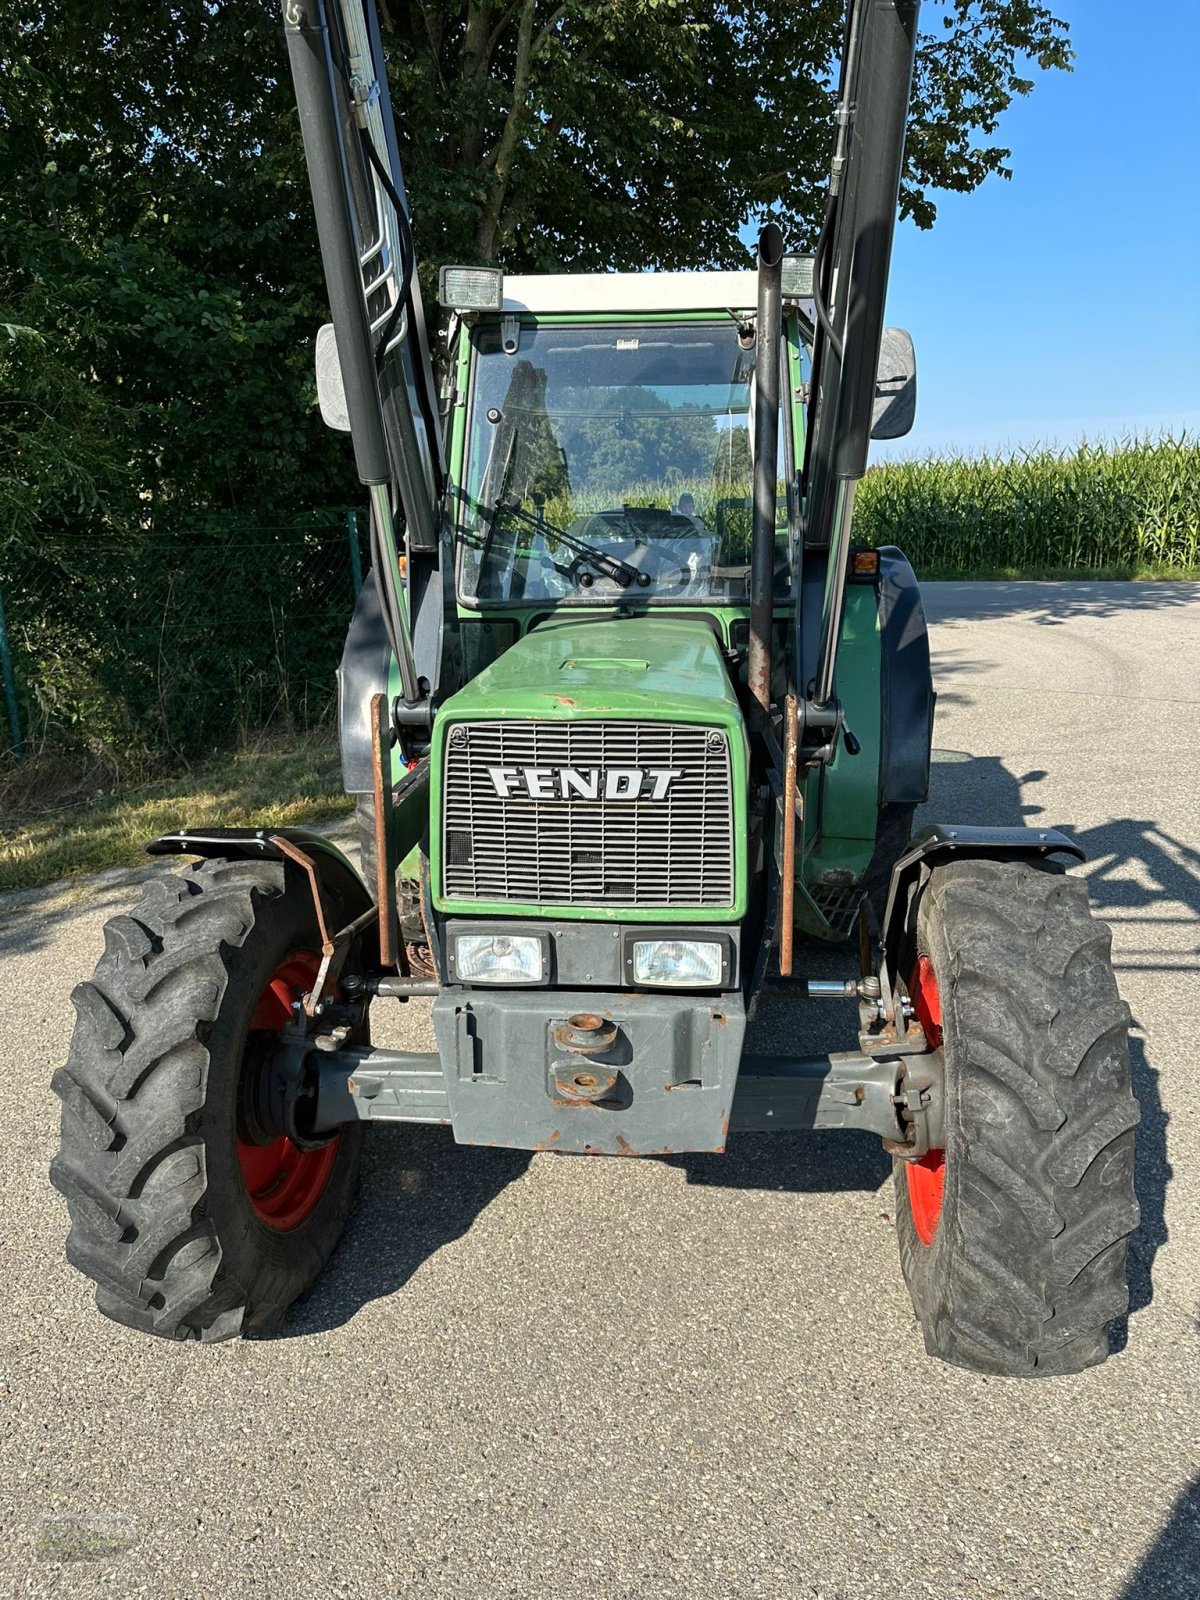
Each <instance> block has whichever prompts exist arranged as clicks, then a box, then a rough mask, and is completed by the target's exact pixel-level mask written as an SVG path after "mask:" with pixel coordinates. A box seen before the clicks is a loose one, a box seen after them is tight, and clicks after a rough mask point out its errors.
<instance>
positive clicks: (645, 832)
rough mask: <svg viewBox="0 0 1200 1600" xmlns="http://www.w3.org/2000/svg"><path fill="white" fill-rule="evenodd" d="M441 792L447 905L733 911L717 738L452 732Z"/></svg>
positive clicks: (504, 726)
mask: <svg viewBox="0 0 1200 1600" xmlns="http://www.w3.org/2000/svg"><path fill="white" fill-rule="evenodd" d="M631 774H640V776H639V777H633V776H631ZM664 774H673V776H670V777H669V778H664V776H663V775H664ZM631 790H632V791H636V792H635V793H631V792H630V791H631ZM593 791H594V797H593ZM442 796H443V798H442V817H441V823H442V855H441V859H442V871H441V877H442V885H441V887H442V893H443V896H444V897H445V899H447V900H473V901H490V902H503V901H511V902H513V903H515V904H525V905H548V906H551V905H552V906H580V907H587V906H596V907H603V906H617V907H628V908H630V909H655V908H659V907H661V908H664V909H665V908H668V907H676V906H685V907H689V908H690V907H696V908H716V907H730V906H732V905H733V904H734V891H735V885H734V848H733V789H732V780H731V775H730V753H729V739H728V736H727V734H726V732H725V731H724V729H721V728H702V727H692V726H683V725H678V724H672V723H661V722H589V721H582V720H581V721H578V722H515V721H514V722H507V721H497V722H473V723H457V724H455V725H454V726H453V727H452V728H451V729H450V731H449V735H448V737H447V740H446V746H445V761H444V767H443V787H442Z"/></svg>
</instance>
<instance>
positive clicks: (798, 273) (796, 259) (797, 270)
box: [782, 256, 817, 300]
mask: <svg viewBox="0 0 1200 1600" xmlns="http://www.w3.org/2000/svg"><path fill="white" fill-rule="evenodd" d="M816 264H817V258H816V256H784V258H783V284H782V288H783V298H784V299H785V300H811V299H812V297H813V276H814V268H815V267H816Z"/></svg>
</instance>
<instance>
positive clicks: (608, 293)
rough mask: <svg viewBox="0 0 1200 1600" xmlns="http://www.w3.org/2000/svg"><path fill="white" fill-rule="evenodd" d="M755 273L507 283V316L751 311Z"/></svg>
mask: <svg viewBox="0 0 1200 1600" xmlns="http://www.w3.org/2000/svg"><path fill="white" fill-rule="evenodd" d="M757 304H758V274H757V273H756V272H575V273H544V274H543V273H538V274H532V273H531V274H528V275H525V276H522V275H517V276H515V277H511V278H510V277H508V276H507V274H506V275H505V279H504V309H505V311H529V312H532V313H534V314H535V315H536V314H537V313H539V312H545V313H549V312H552V311H566V312H583V313H589V312H590V313H602V312H606V311H622V312H623V311H752V310H753V309H754V308H755V306H756V305H757Z"/></svg>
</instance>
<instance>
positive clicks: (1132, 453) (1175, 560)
mask: <svg viewBox="0 0 1200 1600" xmlns="http://www.w3.org/2000/svg"><path fill="white" fill-rule="evenodd" d="M854 533H855V538H856V539H857V540H859V541H861V542H863V543H865V544H897V545H899V546H900V547H901V549H902V550H903V551H904V552H905V554H906V555H907V556H908V558H909V560H910V561H911V562H912V563H913V566H914V567H915V568H916V570H917V574H918V576H922V577H931V576H937V577H952V576H954V575H955V574H956V573H961V574H963V575H967V574H971V575H978V574H987V573H1009V572H1011V573H1013V574H1014V575H1016V574H1021V573H1030V572H1035V573H1036V572H1038V571H1046V570H1054V571H1062V572H1072V573H1075V572H1077V573H1080V574H1086V573H1089V572H1099V571H1107V572H1110V573H1114V574H1116V573H1123V574H1127V575H1130V576H1133V575H1135V574H1136V573H1138V572H1143V571H1145V572H1155V573H1163V572H1172V571H1178V572H1180V573H1187V572H1190V571H1192V570H1194V569H1196V568H1198V567H1200V439H1198V438H1196V437H1193V436H1189V435H1187V434H1183V435H1181V436H1179V437H1178V438H1171V437H1163V438H1160V439H1143V440H1132V441H1127V442H1126V443H1124V444H1121V445H1092V444H1081V445H1080V446H1078V447H1077V448H1076V449H1075V450H1074V451H1072V452H1071V453H1069V454H1056V453H1054V452H1052V451H1027V452H1024V453H1022V454H1019V455H1014V456H1010V457H1003V458H1002V457H998V456H979V457H967V456H961V457H945V458H940V459H934V460H928V461H897V462H891V463H889V464H887V465H886V466H882V467H878V468H876V469H874V470H873V471H872V472H870V473H869V474H868V476H867V478H866V481H865V482H864V483H863V484H862V487H861V488H860V490H859V496H858V502H857V510H856V513H855V522H854Z"/></svg>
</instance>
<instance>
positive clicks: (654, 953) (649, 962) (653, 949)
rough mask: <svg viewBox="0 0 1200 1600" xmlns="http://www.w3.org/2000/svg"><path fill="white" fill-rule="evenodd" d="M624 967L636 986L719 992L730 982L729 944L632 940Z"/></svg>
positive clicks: (713, 940)
mask: <svg viewBox="0 0 1200 1600" xmlns="http://www.w3.org/2000/svg"><path fill="white" fill-rule="evenodd" d="M625 968H626V972H627V973H628V975H629V976H630V977H631V978H632V979H633V981H634V983H636V984H643V985H645V986H646V987H648V988H663V989H719V988H721V986H722V984H724V983H727V982H728V976H727V975H728V972H729V945H728V942H727V941H726V940H724V939H719V938H713V937H712V936H711V935H710V936H709V937H707V938H702V939H684V938H680V937H679V936H678V935H677V934H676V935H673V936H672V937H670V938H660V937H655V938H652V939H647V938H643V937H631V938H629V940H628V941H627V944H626V947H625Z"/></svg>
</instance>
